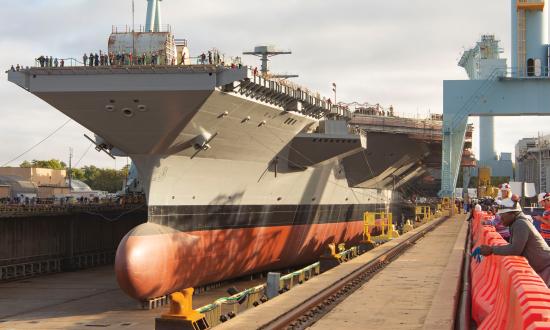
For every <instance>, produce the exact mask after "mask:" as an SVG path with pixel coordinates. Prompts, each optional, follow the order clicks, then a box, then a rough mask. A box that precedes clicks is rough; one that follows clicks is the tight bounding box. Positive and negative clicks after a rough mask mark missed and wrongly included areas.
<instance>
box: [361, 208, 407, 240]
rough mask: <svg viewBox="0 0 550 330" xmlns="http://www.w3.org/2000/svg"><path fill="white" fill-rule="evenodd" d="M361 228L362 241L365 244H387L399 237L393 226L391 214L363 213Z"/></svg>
mask: <svg viewBox="0 0 550 330" xmlns="http://www.w3.org/2000/svg"><path fill="white" fill-rule="evenodd" d="M363 226H364V231H363V239H364V240H365V241H367V242H374V243H380V242H387V241H389V240H391V239H393V238H396V237H399V233H398V232H397V230H396V229H395V227H394V225H393V217H392V213H386V212H365V213H364V214H363Z"/></svg>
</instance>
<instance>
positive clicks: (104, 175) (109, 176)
mask: <svg viewBox="0 0 550 330" xmlns="http://www.w3.org/2000/svg"><path fill="white" fill-rule="evenodd" d="M19 167H26V168H31V167H40V168H50V169H54V170H64V169H67V164H65V163H64V162H62V161H59V160H57V159H50V160H36V159H33V160H32V161H31V162H29V161H27V160H26V161H24V162H22V163H21V164H20V165H19ZM67 170H68V169H67ZM128 170H129V166H124V167H123V168H122V169H120V170H115V169H109V168H99V167H96V166H94V165H90V166H84V167H82V168H74V167H73V168H72V169H71V171H72V178H73V179H75V180H81V181H83V182H84V183H86V184H87V185H88V186H90V188H92V189H94V190H103V191H108V192H111V193H115V192H117V191H119V190H121V189H122V183H123V182H124V180H125V179H126V177H127V176H128ZM67 175H68V173H67Z"/></svg>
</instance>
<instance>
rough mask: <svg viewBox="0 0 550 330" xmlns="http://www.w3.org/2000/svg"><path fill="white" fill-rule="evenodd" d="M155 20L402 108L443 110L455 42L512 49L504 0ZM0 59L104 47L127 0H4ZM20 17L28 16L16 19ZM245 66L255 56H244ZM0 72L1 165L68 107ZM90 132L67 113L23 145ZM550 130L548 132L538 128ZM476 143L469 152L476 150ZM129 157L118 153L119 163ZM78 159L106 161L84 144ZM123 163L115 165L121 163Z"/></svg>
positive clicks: (261, 9) (343, 96)
mask: <svg viewBox="0 0 550 330" xmlns="http://www.w3.org/2000/svg"><path fill="white" fill-rule="evenodd" d="M135 5H136V6H135V9H136V12H135V17H136V24H138V25H139V24H143V23H144V20H145V19H144V16H145V10H146V2H145V0H136V1H135ZM162 6H163V20H164V22H163V23H165V24H171V25H172V27H173V30H174V32H175V34H176V36H177V37H178V38H186V39H188V40H189V45H190V50H191V53H192V55H197V54H200V53H201V52H202V51H204V50H206V49H210V48H212V47H216V48H218V49H220V50H222V52H224V53H226V54H228V55H232V56H235V55H240V54H241V53H242V51H244V50H248V49H251V48H253V47H254V46H255V45H257V44H275V45H277V46H278V47H280V48H283V49H291V50H292V52H293V55H290V56H288V55H287V56H279V57H276V58H273V60H272V61H271V62H270V65H271V68H272V70H273V71H274V72H288V73H297V74H299V75H300V77H299V78H298V79H296V81H297V82H298V83H300V84H303V85H305V86H308V87H309V88H310V89H312V90H318V91H320V92H321V93H322V94H323V95H331V87H330V84H331V83H332V82H333V81H335V82H337V83H338V95H339V100H344V101H349V102H351V101H361V102H362V101H368V102H370V103H380V104H384V105H393V106H394V107H395V109H396V111H397V112H398V113H403V114H408V115H414V116H416V115H417V114H421V115H425V116H427V115H428V113H429V112H431V113H436V112H438V113H441V112H442V110H443V109H442V103H443V102H442V95H443V90H442V81H443V80H446V79H449V80H450V79H466V74H465V73H464V71H463V70H462V69H461V68H459V67H458V66H457V64H456V63H457V60H458V58H459V57H460V54H461V52H462V50H463V47H466V48H469V47H471V46H472V45H473V44H474V43H475V42H476V41H477V40H478V39H479V37H480V35H481V34H485V33H495V34H496V35H497V38H499V39H500V40H502V43H501V45H502V47H503V48H504V49H505V50H506V52H505V54H504V55H505V56H508V57H509V54H510V26H509V24H510V22H509V20H510V19H509V18H510V8H511V7H510V5H509V3H508V2H506V1H504V2H503V1H501V0H485V1H482V2H480V1H475V0H463V1H432V0H415V1H405V0H396V1H383V0H369V1H356V0H322V1H321V0H278V1H275V0H263V1H257V0H234V1H221V0H209V1H203V0H189V1H185V2H183V1H176V0H164V1H163V2H162ZM4 8H5V11H4V12H7V13H11V15H5V17H4V18H3V35H2V38H1V39H0V51H1V52H2V57H0V67H1V68H5V69H7V68H9V66H10V65H11V64H17V63H19V64H22V65H25V66H26V65H32V64H33V62H34V58H35V57H37V56H39V55H41V54H43V55H52V56H55V57H75V58H80V57H81V56H82V54H83V53H84V52H90V51H94V52H96V51H99V50H100V49H103V50H104V49H106V47H107V38H108V35H109V33H110V31H111V26H112V25H130V24H131V22H132V13H131V1H130V0H124V1H120V0H119V1H113V0H71V1H55V0H32V1H29V0H27V1H12V2H9V3H6V4H4ZM23 18H24V19H23ZM244 60H245V61H246V62H247V63H249V64H252V65H259V62H258V60H257V59H256V58H253V57H248V56H247V57H244ZM3 78H4V79H0V97H1V99H2V104H1V105H0V115H1V118H2V120H0V139H2V141H4V142H5V143H1V144H0V163H3V162H5V161H7V160H8V159H10V158H11V157H12V155H14V154H15V155H16V154H18V153H19V152H20V151H21V150H22V149H24V148H26V147H27V146H32V145H33V144H34V143H36V141H39V140H40V139H42V138H43V137H44V136H46V135H48V134H49V133H50V132H51V131H53V130H54V129H55V128H56V127H58V126H59V125H61V124H62V123H63V122H64V121H65V120H66V118H67V117H65V116H64V115H63V114H61V113H59V112H58V111H56V110H55V109H53V108H52V107H51V106H49V105H47V104H46V103H44V102H42V101H41V100H39V99H37V98H36V97H34V96H33V95H30V94H29V93H27V92H25V91H23V90H22V89H20V88H19V87H17V86H15V85H13V84H10V83H8V82H7V81H6V79H5V76H3ZM497 124H498V127H499V129H498V131H497V132H496V138H497V139H496V147H497V149H498V150H500V151H513V149H514V148H513V146H514V144H515V142H517V140H519V139H520V138H522V137H526V136H536V134H537V132H538V131H543V132H544V128H545V127H548V124H550V120H549V119H548V118H498V119H497ZM84 133H89V132H87V130H86V129H85V128H83V127H82V126H80V125H78V124H76V123H73V124H70V125H68V126H67V127H65V128H64V129H63V130H61V131H60V133H59V134H57V135H56V136H54V137H53V138H52V139H50V140H49V141H48V142H47V147H43V146H40V147H38V148H37V149H36V150H34V151H33V152H31V153H29V155H28V156H27V157H25V158H26V159H32V158H53V157H57V158H63V159H66V158H67V157H68V148H69V147H73V148H74V149H75V155H76V156H78V154H79V152H80V153H83V152H84V151H85V150H86V148H87V147H88V145H89V144H88V141H87V140H85V139H84V138H83V137H82V135H83V134H84ZM545 133H550V132H545ZM474 149H475V151H476V150H477V146H476V148H474ZM118 162H119V163H125V161H121V160H119V161H118ZM82 163H83V164H91V163H95V164H97V165H100V166H114V162H113V161H112V160H111V159H110V158H108V157H106V156H103V155H101V154H97V153H96V152H95V151H90V152H89V153H88V155H87V156H86V157H85V159H84V160H83V161H82ZM117 165H120V164H117Z"/></svg>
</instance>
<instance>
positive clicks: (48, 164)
mask: <svg viewBox="0 0 550 330" xmlns="http://www.w3.org/2000/svg"><path fill="white" fill-rule="evenodd" d="M19 167H26V168H29V167H32V168H36V167H38V168H50V169H52V170H64V169H66V168H67V164H65V163H64V162H62V161H60V160H58V159H50V160H36V159H33V160H32V162H29V161H27V160H26V161H24V162H23V163H21V165H19Z"/></svg>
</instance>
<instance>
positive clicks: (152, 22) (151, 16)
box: [145, 0, 162, 32]
mask: <svg viewBox="0 0 550 330" xmlns="http://www.w3.org/2000/svg"><path fill="white" fill-rule="evenodd" d="M160 1H161V0H147V16H146V19H145V32H160V29H161V24H162V21H161V13H160Z"/></svg>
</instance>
